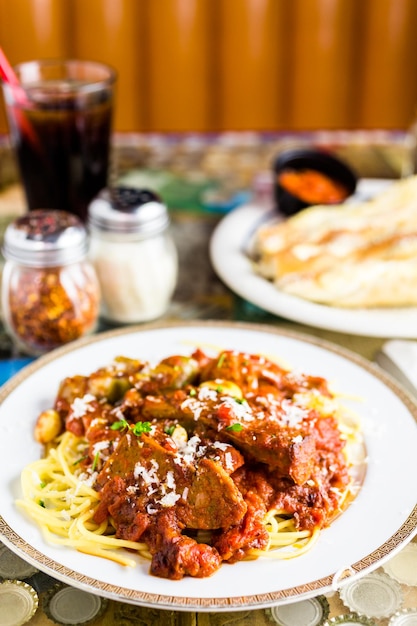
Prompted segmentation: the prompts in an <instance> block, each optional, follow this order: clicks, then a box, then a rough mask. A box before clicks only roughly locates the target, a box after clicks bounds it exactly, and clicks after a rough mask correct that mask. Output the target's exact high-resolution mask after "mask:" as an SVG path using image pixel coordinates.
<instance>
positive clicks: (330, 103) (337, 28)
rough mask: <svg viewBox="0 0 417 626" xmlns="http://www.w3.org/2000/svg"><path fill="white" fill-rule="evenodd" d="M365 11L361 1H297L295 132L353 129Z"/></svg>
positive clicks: (292, 59)
mask: <svg viewBox="0 0 417 626" xmlns="http://www.w3.org/2000/svg"><path fill="white" fill-rule="evenodd" d="M361 1H362V0H359V2H361ZM359 6H360V5H359V4H358V0H348V1H346V0H292V3H291V8H292V15H291V23H290V28H291V30H292V33H293V38H292V43H291V46H290V48H289V50H288V62H289V63H290V64H291V79H290V85H289V94H290V95H289V97H290V107H291V112H290V117H289V123H290V126H291V127H292V128H295V129H310V128H348V127H351V126H352V124H353V108H354V99H355V94H354V93H353V76H354V62H355V48H356V46H357V45H358V37H357V31H356V25H357V20H358V16H359V13H358V10H359Z"/></svg>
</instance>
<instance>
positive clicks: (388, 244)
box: [254, 176, 417, 308]
mask: <svg viewBox="0 0 417 626" xmlns="http://www.w3.org/2000/svg"><path fill="white" fill-rule="evenodd" d="M254 250H255V259H256V262H255V269H256V271H257V272H259V273H260V274H261V275H262V276H264V277H265V278H267V279H269V280H271V281H273V282H274V283H275V284H276V286H277V287H278V288H279V289H280V290H281V291H283V292H285V293H288V294H291V295H294V296H298V297H300V298H304V299H306V300H311V301H313V302H319V303H322V304H327V305H329V306H338V307H351V308H354V307H396V306H411V305H416V304H417V176H411V177H409V178H406V179H402V180H400V181H396V182H393V184H392V185H390V186H389V187H388V188H387V189H386V190H385V191H383V192H382V193H380V194H379V195H378V196H376V197H375V198H373V199H372V200H369V201H366V202H361V203H358V204H353V203H352V204H343V205H338V206H315V207H311V208H309V209H305V210H304V211H301V212H300V213H298V214H297V215H294V216H293V217H290V218H288V219H287V220H285V221H281V222H277V223H273V224H269V225H265V226H263V227H261V228H260V229H259V230H258V232H257V233H256V236H255V242H254Z"/></svg>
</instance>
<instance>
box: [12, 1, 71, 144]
mask: <svg viewBox="0 0 417 626" xmlns="http://www.w3.org/2000/svg"><path fill="white" fill-rule="evenodd" d="M69 2H70V0H12V1H11V0H0V43H1V47H2V48H3V50H4V52H5V53H6V55H7V56H8V58H9V59H10V62H11V63H12V64H13V65H14V64H16V63H21V62H22V61H30V60H32V59H37V58H40V57H44V58H46V57H60V56H61V57H65V56H67V54H68V51H69V30H68V19H69V9H70V4H69ZM1 100H2V99H1ZM1 109H2V111H1V116H0V132H5V131H6V129H7V124H6V119H5V115H4V109H3V100H2V107H1Z"/></svg>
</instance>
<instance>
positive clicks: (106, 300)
mask: <svg viewBox="0 0 417 626" xmlns="http://www.w3.org/2000/svg"><path fill="white" fill-rule="evenodd" d="M169 225H170V220H169V215H168V211H167V208H166V206H165V205H164V204H163V203H162V202H161V200H160V198H159V197H158V196H157V195H156V194H155V193H153V192H151V191H148V190H145V189H135V188H129V187H116V188H114V189H105V190H103V191H102V192H101V193H100V194H99V195H98V196H97V197H96V198H95V199H94V200H93V201H92V203H91V204H90V206H89V209H88V226H89V230H90V259H91V261H92V263H93V265H94V267H95V269H96V273H97V276H98V280H99V282H100V286H101V294H102V300H101V305H102V306H101V316H102V318H103V319H104V320H107V321H109V322H113V323H119V324H132V323H136V322H143V321H149V320H153V319H156V318H158V317H160V316H161V315H163V314H164V313H165V312H166V310H167V308H168V306H169V303H170V300H171V298H172V294H173V292H174V289H175V286H176V282H177V273H178V258H177V251H176V248H175V245H174V242H173V240H172V237H171V235H170V232H169Z"/></svg>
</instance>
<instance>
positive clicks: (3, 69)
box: [0, 47, 38, 145]
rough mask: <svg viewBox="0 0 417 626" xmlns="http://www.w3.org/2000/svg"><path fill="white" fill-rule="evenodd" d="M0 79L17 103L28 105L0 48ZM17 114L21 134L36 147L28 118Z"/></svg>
mask: <svg viewBox="0 0 417 626" xmlns="http://www.w3.org/2000/svg"><path fill="white" fill-rule="evenodd" d="M0 78H1V79H2V80H3V82H5V83H7V84H8V85H10V86H11V88H12V90H13V94H14V97H15V99H16V101H17V102H19V104H22V105H25V104H26V105H27V104H28V103H29V101H28V99H27V96H26V94H25V92H24V90H23V89H22V86H21V85H20V82H19V79H18V77H17V76H16V73H15V71H14V69H13V68H12V66H11V65H10V62H9V60H8V58H7V57H6V55H5V54H4V52H3V50H2V48H1V47H0ZM18 113H19V118H20V119H19V123H20V125H21V128H22V130H23V132H24V133H25V134H26V136H27V137H29V138H30V140H31V141H32V143H33V144H34V145H37V143H38V138H37V136H36V133H35V131H34V130H33V126H32V124H31V123H30V122H29V120H28V118H27V117H26V115H24V113H23V112H21V111H19V112H18Z"/></svg>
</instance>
